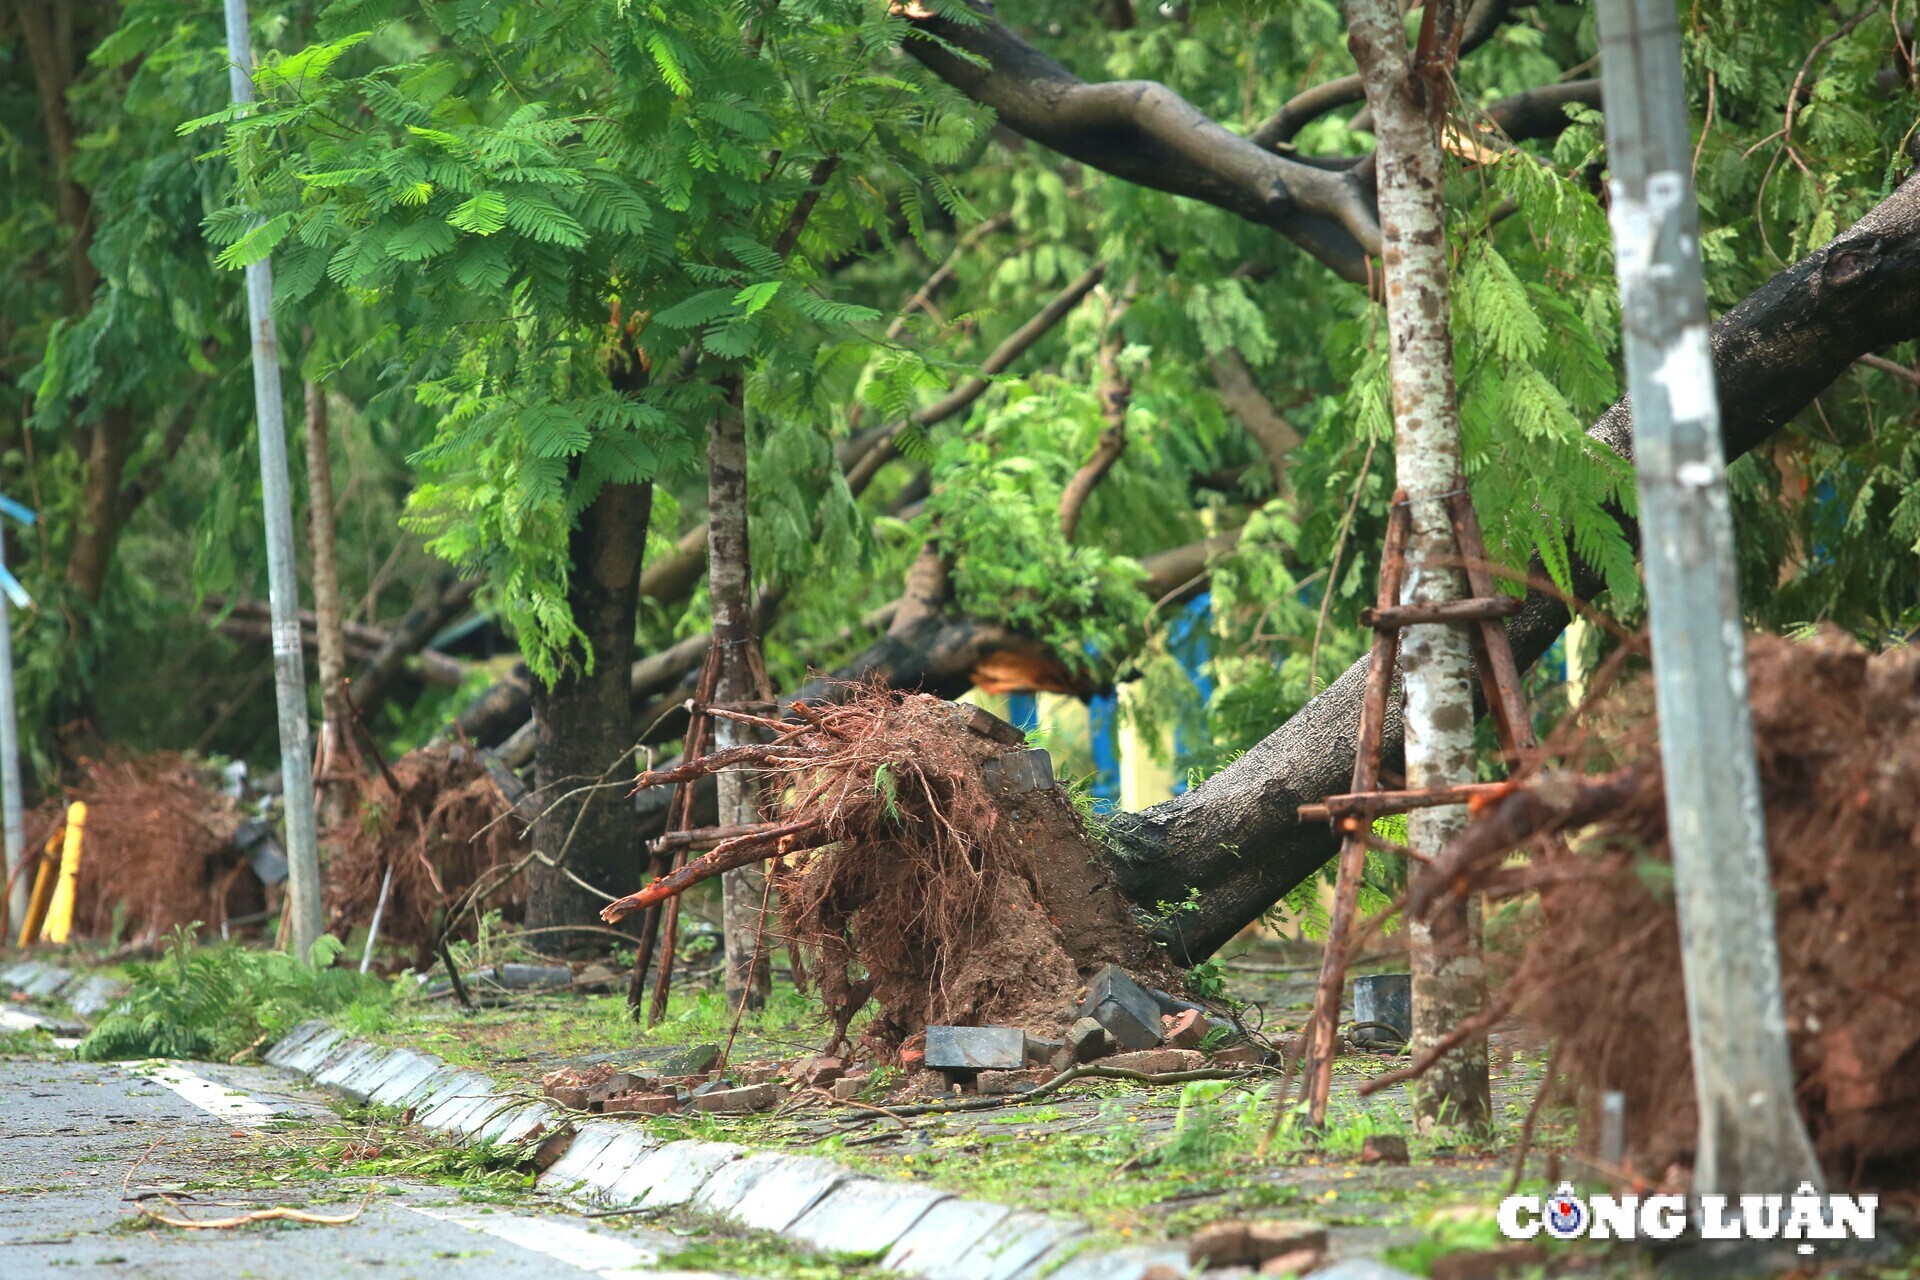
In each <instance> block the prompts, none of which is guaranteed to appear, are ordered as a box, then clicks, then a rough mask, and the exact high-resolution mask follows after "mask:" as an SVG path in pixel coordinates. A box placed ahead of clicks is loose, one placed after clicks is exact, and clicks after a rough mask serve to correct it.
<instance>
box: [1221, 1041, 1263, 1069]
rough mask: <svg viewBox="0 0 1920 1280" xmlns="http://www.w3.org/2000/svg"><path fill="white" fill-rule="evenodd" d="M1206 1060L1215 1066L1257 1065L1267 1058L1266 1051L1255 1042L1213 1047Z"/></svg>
mask: <svg viewBox="0 0 1920 1280" xmlns="http://www.w3.org/2000/svg"><path fill="white" fill-rule="evenodd" d="M1207 1060H1208V1061H1209V1062H1211V1063H1212V1064H1213V1065H1214V1066H1216V1067H1257V1066H1259V1065H1260V1064H1261V1063H1263V1062H1265V1061H1266V1060H1267V1053H1266V1050H1264V1049H1262V1048H1261V1047H1260V1046H1259V1045H1257V1044H1235V1045H1228V1046H1227V1047H1226V1048H1224V1049H1215V1050H1214V1051H1213V1052H1212V1053H1211V1054H1209V1055H1208V1057H1207Z"/></svg>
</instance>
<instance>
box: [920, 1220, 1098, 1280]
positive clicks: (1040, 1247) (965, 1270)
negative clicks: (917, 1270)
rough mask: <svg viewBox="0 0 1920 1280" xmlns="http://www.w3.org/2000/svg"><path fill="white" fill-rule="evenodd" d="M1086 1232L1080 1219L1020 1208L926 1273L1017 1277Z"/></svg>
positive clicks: (975, 1278) (943, 1278)
mask: <svg viewBox="0 0 1920 1280" xmlns="http://www.w3.org/2000/svg"><path fill="white" fill-rule="evenodd" d="M1086 1233H1087V1229H1086V1228H1085V1227H1083V1226H1081V1225H1080V1224H1079V1223H1077V1222H1068V1221H1066V1220H1065V1219H1062V1218H1050V1217H1048V1216H1046V1215H1045V1214H1040V1213H1029V1212H1027V1211H1025V1210H1021V1211H1019V1212H1016V1213H1013V1214H1011V1215H1009V1216H1008V1217H1007V1219H1006V1221H1004V1222H1002V1223H1000V1225H998V1226H997V1227H995V1228H994V1229H993V1232H992V1234H991V1235H989V1236H986V1237H984V1238H983V1239H981V1240H980V1241H979V1243H977V1244H975V1245H974V1246H973V1247H972V1248H971V1249H968V1250H967V1251H966V1252H965V1253H963V1254H960V1255H959V1256H958V1257H955V1258H954V1259H953V1260H952V1261H951V1262H950V1263H948V1264H947V1265H945V1266H941V1267H937V1268H934V1269H932V1270H930V1271H927V1272H926V1273H925V1274H926V1275H927V1276H928V1277H929V1280H1014V1277H1016V1276H1021V1275H1025V1274H1026V1273H1028V1272H1029V1271H1031V1270H1032V1269H1033V1268H1034V1266H1035V1264H1037V1263H1038V1262H1039V1261H1040V1260H1041V1259H1042V1258H1043V1257H1045V1256H1046V1255H1047V1254H1049V1253H1051V1252H1053V1250H1054V1249H1055V1248H1057V1247H1058V1246H1060V1245H1061V1244H1064V1243H1066V1242H1067V1241H1069V1240H1073V1239H1076V1238H1078V1237H1080V1236H1083V1235H1085V1234H1086Z"/></svg>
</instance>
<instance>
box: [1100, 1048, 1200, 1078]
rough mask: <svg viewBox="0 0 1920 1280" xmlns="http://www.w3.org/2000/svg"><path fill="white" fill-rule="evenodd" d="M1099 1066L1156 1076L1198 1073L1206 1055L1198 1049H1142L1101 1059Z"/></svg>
mask: <svg viewBox="0 0 1920 1280" xmlns="http://www.w3.org/2000/svg"><path fill="white" fill-rule="evenodd" d="M1100 1065H1101V1066H1103V1067H1119V1068H1120V1069H1122V1070H1124V1071H1139V1072H1143V1073H1144V1074H1146V1075H1150V1076H1158V1075H1165V1074H1166V1073H1168V1072H1170V1071H1198V1070H1200V1069H1201V1068H1202V1067H1204V1066H1206V1065H1207V1055H1206V1054H1204V1053H1201V1052H1200V1051H1199V1050H1198V1049H1142V1050H1140V1051H1138V1052H1137V1053H1116V1054H1114V1055H1113V1056H1112V1057H1111V1058H1103V1059H1101V1062H1100Z"/></svg>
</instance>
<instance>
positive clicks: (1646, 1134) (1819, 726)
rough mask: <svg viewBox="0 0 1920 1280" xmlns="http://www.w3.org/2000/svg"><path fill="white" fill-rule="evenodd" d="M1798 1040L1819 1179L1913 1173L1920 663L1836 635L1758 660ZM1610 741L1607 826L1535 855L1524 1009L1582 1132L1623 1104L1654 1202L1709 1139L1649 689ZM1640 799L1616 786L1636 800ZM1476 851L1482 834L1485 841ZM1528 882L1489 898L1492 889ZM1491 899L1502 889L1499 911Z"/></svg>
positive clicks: (1521, 997)
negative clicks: (1605, 1102) (1571, 848)
mask: <svg viewBox="0 0 1920 1280" xmlns="http://www.w3.org/2000/svg"><path fill="white" fill-rule="evenodd" d="M1749 646H1750V647H1749V661H1748V670H1749V678H1750V682H1751V687H1752V699H1753V720H1754V731H1755V732H1754V738H1755V745H1756V748H1757V751H1758V757H1759V766H1760V780H1761V785H1762V788H1763V792H1764V796H1765V805H1766V824H1767V844H1768V850H1769V855H1770V860H1771V863H1772V876H1773V890H1774V898H1775V901H1776V903H1777V904H1778V912H1777V922H1778V935H1779V943H1780V961H1781V970H1782V979H1783V989H1784V994H1785V1000H1786V1013H1787V1027H1788V1032H1789V1037H1790V1041H1791V1045H1792V1053H1793V1065H1794V1070H1795V1075H1796V1077H1797V1079H1798V1081H1799V1087H1798V1097H1799V1102H1800V1108H1801V1112H1802V1115H1803V1116H1804V1117H1805V1120H1806V1124H1807V1129H1808V1132H1809V1135H1810V1136H1811V1138H1812V1139H1813V1144H1814V1147H1815V1149H1816V1151H1817V1152H1818V1154H1819V1156H1820V1158H1821V1161H1822V1163H1823V1164H1824V1165H1825V1166H1826V1168H1827V1169H1828V1171H1829V1172H1830V1173H1831V1174H1832V1175H1833V1176H1834V1177H1836V1178H1837V1179H1839V1180H1840V1181H1842V1182H1846V1183H1853V1182H1857V1181H1858V1180H1860V1179H1861V1178H1862V1177H1866V1178H1868V1179H1870V1180H1874V1181H1883V1182H1884V1181H1911V1180H1912V1179H1913V1177H1914V1175H1915V1174H1916V1173H1920V930H1916V929H1915V927H1914V921H1915V914H1916V910H1917V909H1920V652H1915V651H1914V650H1911V649H1906V650H1896V651H1892V652H1887V653H1883V654H1879V655H1876V656H1872V657H1869V656H1868V655H1867V653H1866V652H1864V651H1863V650H1862V649H1860V647H1859V646H1857V645H1856V644H1854V643H1853V642H1852V641H1851V640H1849V639H1846V638H1844V637H1841V636H1839V635H1836V634H1825V635H1821V636H1819V637H1818V638H1816V639H1814V640H1812V641H1810V642H1803V643H1793V642H1790V641H1786V640H1782V639H1778V638H1773V637H1766V636H1758V637H1754V638H1752V639H1751V640H1750V642H1749ZM1588 727H1589V729H1591V730H1595V731H1597V732H1598V734H1599V735H1600V736H1601V737H1603V738H1608V739H1610V742H1609V745H1608V751H1609V753H1610V755H1611V760H1610V761H1608V763H1610V764H1618V765H1622V766H1626V768H1624V769H1623V770H1621V771H1620V772H1619V773H1616V774H1614V775H1612V777H1611V779H1610V780H1609V781H1610V783H1611V784H1612V785H1613V786H1614V789H1615V791H1616V794H1617V796H1618V803H1617V807H1616V808H1614V809H1613V811H1612V812H1611V813H1609V814H1608V815H1607V816H1606V817H1605V818H1604V819H1603V820H1602V821H1601V823H1600V825H1598V826H1597V827H1595V828H1593V829H1592V830H1591V831H1590V832H1589V833H1588V834H1587V835H1586V836H1584V837H1582V838H1580V839H1579V840H1577V841H1576V842H1575V843H1576V845H1577V847H1578V852H1577V853H1568V852H1566V850H1565V846H1564V845H1559V846H1558V847H1557V848H1556V847H1555V846H1556V845H1558V842H1557V841H1549V842H1546V843H1544V844H1540V845H1537V847H1536V849H1535V853H1534V865H1533V867H1532V868H1531V869H1530V870H1529V871H1528V872H1527V873H1525V874H1526V875H1527V877H1528V880H1529V881H1530V883H1531V884H1532V885H1534V886H1536V887H1537V888H1538V889H1539V898H1538V904H1537V912H1538V916H1539V919H1538V920H1536V921H1535V922H1534V924H1535V925H1536V926H1537V927H1534V928H1532V929H1531V930H1530V932H1529V935H1528V937H1527V941H1526V943H1525V949H1524V952H1523V954H1522V956H1521V959H1520V963H1519V968H1518V970H1517V972H1516V973H1515V975H1514V977H1513V978H1512V983H1513V984H1514V985H1513V986H1511V987H1510V988H1509V990H1510V991H1511V992H1512V993H1513V994H1514V995H1515V996H1516V997H1517V1000H1516V1005H1515V1007H1516V1009H1517V1010H1518V1012H1519V1013H1520V1014H1521V1015H1522V1016H1523V1017H1524V1018H1526V1019H1527V1020H1528V1021H1529V1022H1531V1023H1532V1024H1534V1025H1536V1026H1538V1027H1540V1028H1541V1029H1543V1030H1544V1031H1546V1032H1548V1033H1549V1034H1551V1035H1552V1037H1553V1038H1554V1039H1555V1041H1556V1042H1557V1044H1558V1046H1559V1060H1560V1063H1561V1069H1562V1071H1564V1072H1566V1073H1567V1074H1568V1075H1569V1076H1570V1078H1571V1080H1572V1082H1573V1083H1574V1085H1575V1087H1576V1089H1577V1091H1578V1095H1579V1099H1580V1103H1581V1106H1582V1110H1583V1119H1584V1121H1585V1122H1586V1124H1585V1128H1586V1131H1587V1132H1588V1133H1595V1132H1598V1129H1597V1123H1596V1122H1597V1116H1598V1105H1599V1099H1600V1095H1601V1093H1602V1091H1604V1090H1609V1089H1618V1090H1621V1091H1623V1092H1624V1093H1625V1095H1626V1137H1627V1152H1628V1160H1629V1163H1630V1165H1631V1168H1632V1171H1633V1172H1634V1173H1635V1175H1636V1176H1639V1177H1643V1178H1646V1179H1648V1180H1649V1181H1653V1182H1659V1181H1661V1180H1662V1179H1664V1178H1665V1177H1666V1176H1667V1173H1668V1170H1669V1169H1670V1168H1672V1167H1674V1166H1676V1165H1677V1166H1680V1167H1681V1168H1685V1167H1687V1166H1688V1165H1690V1164H1691V1161H1692V1157H1693V1148H1694V1142H1695V1135H1696V1130H1697V1113H1696V1110H1695V1103H1694V1091H1693V1075H1692V1064H1691V1054H1690V1051H1689V1047H1688V1037H1687V1010H1686V993H1685V988H1684V986H1683V981H1682V976H1681V967H1680V936H1679V929H1678V925H1677V922H1676V917H1675V913H1674V903H1673V893H1672V884H1671V862H1672V855H1671V850H1670V847H1669V845H1668V840H1667V823H1666V809H1665V795H1664V790H1663V788H1662V785H1661V779H1660V769H1659V757H1658V747H1657V744H1656V741H1655V736H1654V734H1655V727H1654V721H1653V695H1652V690H1651V683H1650V681H1646V680H1642V681H1639V682H1636V683H1635V684H1633V685H1631V686H1629V687H1627V688H1624V689H1622V690H1620V691H1619V692H1618V693H1617V694H1616V695H1614V696H1613V697H1611V698H1609V699H1608V700H1607V703H1606V705H1605V706H1604V707H1603V709H1602V711H1601V713H1600V715H1599V716H1598V717H1597V718H1596V719H1595V720H1594V721H1593V722H1592V723H1591V724H1590V725H1589V726H1588ZM1623 781H1624V782H1628V783H1631V784H1632V785H1630V786H1621V785H1620V784H1621V783H1622V782H1623ZM1470 830H1471V828H1470ZM1514 874H1515V869H1513V868H1505V869H1500V870H1490V871H1488V872H1486V873H1484V874H1482V875H1481V876H1480V877H1479V878H1478V882H1479V883H1480V884H1482V885H1485V886H1488V887H1494V886H1497V885H1498V884H1499V883H1500V881H1501V878H1502V877H1511V876H1513V875H1514ZM1496 891H1497V890H1496Z"/></svg>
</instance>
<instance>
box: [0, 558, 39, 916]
mask: <svg viewBox="0 0 1920 1280" xmlns="http://www.w3.org/2000/svg"><path fill="white" fill-rule="evenodd" d="M6 562H7V543H6V535H5V533H4V532H0V570H4V569H5V568H6ZM15 716H16V713H15V709H14V705H13V611H12V607H11V605H10V604H9V602H8V600H7V593H6V592H4V591H0V808H4V810H5V813H4V816H3V817H0V825H4V828H5V832H6V834H5V843H6V852H7V874H8V875H9V876H11V877H12V879H13V888H12V891H11V892H10V893H9V894H8V895H7V908H8V910H7V919H8V920H9V921H11V922H13V923H14V924H15V925H16V927H17V925H18V923H19V922H20V921H22V920H25V919H26V918H27V899H28V897H29V896H30V895H31V894H32V893H33V877H31V876H29V875H27V874H26V871H25V870H24V869H23V868H22V867H21V865H20V861H21V857H22V855H23V853H24V852H25V849H26V837H25V835H24V833H23V829H22V823H21V819H20V805H21V799H20V731H19V726H18V724H17V723H16V719H15Z"/></svg>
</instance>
